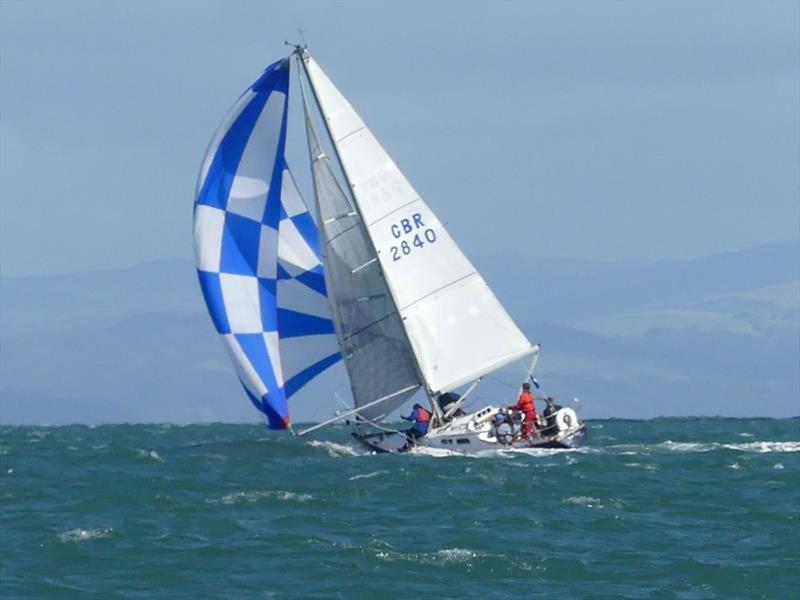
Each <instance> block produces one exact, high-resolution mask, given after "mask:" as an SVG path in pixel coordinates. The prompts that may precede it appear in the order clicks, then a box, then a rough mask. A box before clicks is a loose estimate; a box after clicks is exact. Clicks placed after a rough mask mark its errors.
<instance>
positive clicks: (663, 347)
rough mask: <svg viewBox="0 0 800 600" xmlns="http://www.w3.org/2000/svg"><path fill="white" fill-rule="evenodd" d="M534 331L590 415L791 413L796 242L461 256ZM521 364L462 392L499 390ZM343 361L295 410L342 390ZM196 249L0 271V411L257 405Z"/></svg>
mask: <svg viewBox="0 0 800 600" xmlns="http://www.w3.org/2000/svg"><path fill="white" fill-rule="evenodd" d="M474 262H475V264H476V266H477V267H478V268H479V270H480V271H481V273H482V274H483V275H484V277H485V279H486V280H487V282H488V283H489V284H490V286H491V287H492V289H493V290H494V291H495V293H496V294H497V296H498V298H499V299H500V300H501V302H502V303H503V304H504V305H505V307H506V308H507V310H508V312H509V313H510V314H511V315H512V316H513V317H514V319H515V320H516V321H517V323H518V324H519V325H520V326H521V327H522V329H523V330H524V331H525V332H526V334H527V335H528V337H529V338H530V339H531V340H532V341H536V342H539V343H540V344H541V345H542V355H541V360H540V362H539V366H538V368H537V378H538V379H539V381H540V382H541V383H542V386H543V387H542V392H540V394H541V393H547V394H550V395H554V396H556V397H557V398H558V399H559V402H562V403H565V402H566V401H569V399H570V398H573V397H578V398H580V404H579V405H580V406H581V407H582V411H583V414H584V416H586V417H590V418H591V417H623V418H647V417H654V416H671V415H723V416H737V417H745V416H772V417H784V416H793V415H797V414H800V242H786V243H780V244H770V245H765V246H760V247H756V248H750V249H747V250H742V251H740V252H733V253H726V254H721V255H715V256H710V257H706V258H702V259H697V260H691V261H682V262H663V263H651V264H617V263H600V262H591V261H580V260H566V259H546V258H521V257H506V256H492V257H488V256H484V257H477V258H475V260H474ZM521 373H522V371H521V370H520V369H519V368H511V367H509V368H506V369H504V370H503V371H502V372H500V373H498V374H496V375H494V376H492V377H491V378H487V379H486V381H485V382H484V383H482V384H481V386H480V387H479V388H478V391H476V393H475V398H476V400H485V401H490V402H505V401H506V400H510V399H511V398H513V396H514V394H515V388H516V386H518V384H519V379H520V374H521ZM348 393H349V392H348V385H347V380H346V376H345V374H344V369H343V367H341V365H337V366H336V367H334V368H332V369H329V371H328V372H327V373H326V374H325V376H323V377H321V378H319V379H318V380H316V381H315V382H312V384H309V385H308V386H307V387H306V388H305V389H304V390H303V391H302V392H301V393H300V394H298V396H296V397H295V401H294V406H293V407H292V412H293V418H294V420H295V421H316V420H320V419H323V418H325V417H328V416H331V415H332V414H333V413H334V411H335V410H336V409H338V408H341V407H342V406H344V405H346V404H347V402H348ZM258 418H259V416H258V413H256V411H255V409H253V408H252V406H251V405H250V403H249V402H248V401H247V399H246V397H245V396H244V393H243V392H242V390H241V387H240V386H239V384H238V382H237V380H236V376H235V373H234V370H233V367H232V366H231V365H230V363H229V360H228V357H227V354H226V352H225V350H224V348H223V346H222V343H221V342H220V340H219V339H217V335H216V333H215V332H214V330H213V327H212V325H211V321H210V319H209V318H208V316H207V314H206V313H205V307H204V305H203V301H202V298H201V296H200V292H199V288H198V285H197V280H196V275H195V270H194V266H193V264H192V262H191V261H190V260H186V259H175V260H164V261H158V262H153V263H147V264H142V265H138V266H134V267H130V268H126V269H118V270H110V271H98V272H88V273H76V274H64V275H52V276H43V277H31V278H3V279H0V422H2V423H6V424H9V423H10V424H16V423H36V424H46V423H47V424H62V423H74V422H80V423H90V424H93V423H109V422H178V423H184V422H198V421H235V422H239V421H254V420H258Z"/></svg>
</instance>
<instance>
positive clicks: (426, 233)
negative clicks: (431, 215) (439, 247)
mask: <svg viewBox="0 0 800 600" xmlns="http://www.w3.org/2000/svg"><path fill="white" fill-rule="evenodd" d="M390 229H391V232H392V237H393V238H394V239H396V240H399V239H400V238H401V237H403V236H407V239H404V240H403V241H402V242H399V244H398V245H397V246H392V247H391V248H389V251H390V252H391V253H392V262H394V261H398V260H400V259H401V258H403V257H404V256H408V255H409V254H411V252H412V250H414V248H422V247H423V246H424V245H425V244H426V243H427V244H432V243H434V242H435V241H436V232H435V231H434V230H433V229H431V228H430V227H428V228H426V227H425V223H423V222H422V215H421V214H419V213H414V214H413V215H411V218H410V219H400V220H399V221H398V222H397V223H392V225H391V227H390ZM412 233H413V237H412V236H411V234H412ZM409 239H410V241H409Z"/></svg>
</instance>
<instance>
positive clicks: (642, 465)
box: [625, 462, 657, 471]
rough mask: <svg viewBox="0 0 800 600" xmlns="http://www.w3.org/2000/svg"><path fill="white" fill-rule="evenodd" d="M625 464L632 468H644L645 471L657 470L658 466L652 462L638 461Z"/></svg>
mask: <svg viewBox="0 0 800 600" xmlns="http://www.w3.org/2000/svg"><path fill="white" fill-rule="evenodd" d="M625 466H626V467H631V468H632V469H644V470H645V471H655V470H656V468H657V467H656V466H655V465H654V464H651V463H638V462H632V463H625Z"/></svg>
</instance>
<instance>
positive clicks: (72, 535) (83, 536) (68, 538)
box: [58, 527, 114, 542]
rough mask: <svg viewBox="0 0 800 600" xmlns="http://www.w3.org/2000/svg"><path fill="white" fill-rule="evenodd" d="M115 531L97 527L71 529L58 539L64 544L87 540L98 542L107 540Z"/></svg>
mask: <svg viewBox="0 0 800 600" xmlns="http://www.w3.org/2000/svg"><path fill="white" fill-rule="evenodd" d="M113 531H114V530H113V529H111V528H110V527H108V528H106V527H97V528H95V529H70V530H69V531H65V532H63V533H61V534H59V536H58V539H60V540H61V541H62V542H85V541H87V540H97V539H102V538H107V537H109V536H110V535H111V533H112V532H113Z"/></svg>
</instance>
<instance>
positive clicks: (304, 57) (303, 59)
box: [296, 50, 436, 412]
mask: <svg viewBox="0 0 800 600" xmlns="http://www.w3.org/2000/svg"><path fill="white" fill-rule="evenodd" d="M296 53H297V55H298V58H299V61H300V65H301V67H302V68H303V71H304V72H305V75H306V80H307V81H308V83H309V87H310V88H311V93H312V94H313V96H314V100H315V101H316V104H317V108H318V110H319V112H320V113H321V114H322V116H323V119H322V121H323V124H324V125H325V129H326V131H327V133H328V138H329V139H330V141H331V142H332V144H331V145H332V146H333V152H334V154H335V155H336V159H337V160H338V162H339V166H340V167H341V169H342V174H343V175H344V179H345V183H347V184H349V185H348V186H346V187H348V190H349V199H351V200H352V205H353V208H354V209H355V211H356V212H357V213H358V216H359V221H360V222H361V226H362V227H363V232H364V236H365V239H366V240H367V243H368V244H369V247H370V248H371V249H372V252H373V254H374V255H375V256H378V248H377V246H376V245H375V240H373V239H372V235H371V234H370V232H369V229H368V228H367V227H366V225H364V215H363V214H362V211H361V207H360V206H359V203H358V199H357V198H356V197H355V192H354V191H353V187H354V186H353V181H352V178H351V177H350V173H348V170H347V167H346V166H345V164H344V161H342V154H341V152H340V150H339V145H338V144H337V143H336V141H335V140H334V138H333V131H332V130H331V126H330V122H329V118H328V115H327V114H326V111H325V109H324V108H323V106H322V103H321V102H320V100H319V93H318V92H317V87H316V85H314V80H313V79H312V78H311V74H310V73H309V70H308V63H307V61H310V60H311V56H310V55H309V54H308V52H307V51H306V50H297V51H296ZM353 112H355V110H353ZM356 116H358V113H356ZM359 118H360V117H359ZM362 122H363V121H362ZM364 126H365V127H366V123H364ZM398 170H399V167H398ZM378 268H379V269H380V273H381V276H382V277H383V279H384V282H385V283H386V287H387V289H388V290H389V294H390V295H391V298H392V304H394V307H395V309H396V310H397V311H398V313H399V308H398V306H397V299H396V298H397V296H396V294H395V293H394V291H393V290H392V285H391V283H390V281H389V279H388V278H387V277H386V274H385V272H384V269H383V265H381V264H380V261H378ZM400 327H401V329H402V331H403V334H404V337H405V342H406V349H407V351H408V353H409V354H410V355H411V360H412V362H413V364H414V370H415V371H416V379H417V381H418V383H419V384H420V385H423V386H424V387H425V394H426V395H427V396H428V397H431V394H432V392H431V389H430V386H429V385H428V382H427V381H426V380H425V376H424V375H423V374H422V367H421V365H420V364H419V358H417V355H416V353H415V352H414V348H413V346H412V344H411V336H410V335H409V333H408V329H407V328H406V324H405V322H404V320H403V319H400ZM435 411H436V409H435V407H434V412H435Z"/></svg>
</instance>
